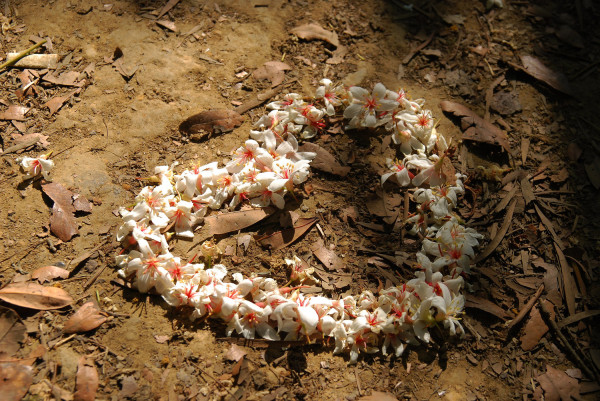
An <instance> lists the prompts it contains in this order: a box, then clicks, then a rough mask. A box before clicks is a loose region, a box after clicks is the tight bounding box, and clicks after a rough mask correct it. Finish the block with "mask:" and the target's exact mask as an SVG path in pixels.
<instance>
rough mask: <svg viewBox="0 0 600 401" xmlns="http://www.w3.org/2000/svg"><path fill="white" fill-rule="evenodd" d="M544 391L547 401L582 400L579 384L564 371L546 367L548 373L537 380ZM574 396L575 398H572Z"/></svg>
mask: <svg viewBox="0 0 600 401" xmlns="http://www.w3.org/2000/svg"><path fill="white" fill-rule="evenodd" d="M535 379H536V380H537V381H538V382H539V383H540V386H542V388H543V389H544V396H545V399H546V401H571V400H573V399H575V400H578V399H580V396H579V395H580V394H579V382H578V381H577V379H573V378H572V377H569V375H567V374H566V373H565V372H563V371H562V370H558V369H554V368H553V367H552V366H550V365H546V373H544V374H543V375H540V376H538V377H536V378H535ZM571 396H573V397H571Z"/></svg>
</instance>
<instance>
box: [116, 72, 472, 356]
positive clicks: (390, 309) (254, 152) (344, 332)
mask: <svg viewBox="0 0 600 401" xmlns="http://www.w3.org/2000/svg"><path fill="white" fill-rule="evenodd" d="M321 85H322V86H320V87H319V88H318V89H317V91H316V95H315V97H314V98H313V99H311V101H312V103H309V102H307V101H305V100H304V98H303V97H302V96H300V95H299V94H296V93H289V94H286V95H284V96H283V98H282V100H279V101H275V102H272V103H269V104H268V105H267V108H268V109H270V110H271V111H270V112H269V113H268V114H267V115H264V116H262V117H261V118H260V119H259V120H258V121H257V122H256V123H255V125H254V129H253V130H251V131H250V137H251V139H248V140H247V141H246V142H245V143H244V145H243V146H240V147H239V148H238V149H237V150H236V151H235V155H234V156H233V158H232V159H231V160H230V161H229V162H228V163H227V164H226V165H225V166H222V167H219V165H218V163H217V162H213V163H209V164H206V165H202V166H200V165H199V166H197V167H195V168H193V169H190V170H184V171H182V172H180V173H178V174H177V173H175V171H174V168H175V166H176V164H177V163H175V164H174V165H173V166H170V167H167V166H160V167H156V169H155V173H156V180H157V181H156V184H157V185H155V186H147V187H145V188H143V189H142V190H141V191H140V193H139V194H138V195H137V197H136V203H135V206H133V207H132V208H129V209H126V208H121V211H120V212H121V215H122V218H123V225H122V226H121V227H120V228H119V230H118V233H117V239H118V240H119V241H122V243H123V244H124V250H123V252H122V253H121V254H120V255H118V256H117V257H116V262H117V265H118V266H119V268H120V270H119V274H120V275H121V276H122V277H123V278H125V279H128V280H131V281H132V283H133V286H134V287H135V288H137V289H138V290H139V291H140V292H148V291H149V290H151V289H152V288H154V290H155V291H156V292H157V293H158V294H160V295H162V297H163V299H164V300H165V301H166V302H167V303H168V304H169V305H171V306H175V307H179V306H191V307H192V308H193V312H192V314H191V318H192V319H197V318H206V317H218V318H220V319H222V320H223V321H225V322H226V323H227V329H226V333H227V335H228V336H229V335H231V334H233V332H236V333H237V334H241V335H242V336H244V337H245V338H248V339H254V338H255V337H256V336H259V337H262V338H265V339H269V340H279V339H281V338H283V339H284V340H298V339H301V338H307V339H308V340H309V341H310V339H311V338H324V337H332V338H333V339H334V340H335V350H334V353H339V352H342V351H345V350H348V351H349V352H350V362H351V363H355V362H356V361H357V358H358V355H359V353H360V352H367V353H374V352H377V351H379V350H381V351H382V353H383V354H384V355H385V354H388V353H390V352H393V353H394V354H395V355H397V356H399V355H401V354H402V352H403V351H404V349H405V346H406V344H418V343H419V340H420V341H423V342H426V343H427V342H429V341H430V338H431V336H430V333H429V329H430V328H432V327H436V326H437V327H440V328H441V329H444V330H446V331H447V332H448V333H449V334H450V335H459V336H462V335H464V329H463V327H462V325H461V324H460V321H459V320H460V315H461V313H462V312H463V307H464V296H463V295H462V293H461V289H462V287H463V285H464V282H463V277H462V275H461V273H463V272H465V273H468V272H469V266H470V264H471V263H472V260H473V258H474V249H473V248H474V247H476V246H477V245H478V243H479V240H480V239H481V238H482V236H481V235H480V234H478V233H477V232H476V231H475V230H473V229H470V228H466V227H465V226H464V225H463V223H462V220H461V219H460V217H459V216H458V215H457V214H456V213H454V212H453V210H454V208H455V207H456V205H457V199H458V196H459V195H461V194H462V193H463V192H464V187H463V184H462V181H461V180H462V178H463V177H462V176H461V175H460V174H457V175H456V178H455V179H453V180H452V181H453V182H455V183H454V184H452V185H450V184H447V183H446V181H447V178H449V177H446V176H445V175H444V173H443V172H442V168H441V166H442V161H443V159H444V157H445V154H446V151H447V147H448V146H447V144H446V141H445V140H444V137H443V136H441V135H440V134H438V133H437V131H436V129H435V126H434V124H433V118H432V116H431V112H430V111H429V110H425V109H423V108H422V106H423V103H424V101H423V100H421V99H419V100H414V101H411V100H409V99H408V96H407V95H406V93H405V92H404V91H403V90H399V91H397V92H394V91H390V90H387V89H386V88H385V87H384V86H383V85H382V84H381V83H378V84H376V85H375V86H374V88H373V90H372V91H371V92H369V91H367V90H366V89H364V88H360V87H356V86H353V87H350V88H344V87H342V86H334V85H332V82H331V81H330V80H328V79H323V80H322V81H321ZM341 109H343V116H344V118H345V119H346V120H347V121H348V125H347V126H346V129H362V128H372V127H384V128H385V129H386V130H387V131H389V132H392V138H393V141H394V143H395V144H396V145H398V146H399V148H400V151H401V152H402V153H403V154H404V157H403V159H402V160H397V161H391V160H388V166H389V167H390V171H389V172H387V173H385V174H384V175H383V176H382V177H381V183H382V184H383V183H385V182H386V181H388V180H395V181H396V182H397V183H398V184H399V185H401V186H408V185H411V184H412V185H414V186H415V187H422V188H418V189H416V191H415V193H414V199H415V201H416V202H417V203H418V208H417V212H416V213H415V214H414V216H412V217H410V218H409V219H408V221H407V223H408V224H411V225H412V227H411V229H410V231H409V232H411V233H413V234H420V235H422V236H424V238H425V239H424V240H423V243H422V248H421V250H420V251H419V252H417V254H416V265H415V269H416V272H415V278H414V279H412V280H410V281H408V282H407V283H405V284H403V285H402V286H398V287H391V288H387V289H384V290H382V291H380V292H379V294H378V295H375V294H373V293H372V292H371V291H363V292H362V293H360V294H358V295H354V296H346V297H344V298H341V299H332V298H327V297H324V296H308V295H304V294H302V293H300V291H299V290H298V289H293V288H289V287H280V286H279V285H278V284H277V282H276V281H275V280H273V279H272V278H265V277H259V276H250V277H244V276H243V275H242V274H240V273H235V274H233V275H232V279H233V282H225V281H224V279H225V276H226V275H227V268H226V267H225V266H224V265H223V264H213V263H212V262H213V258H214V257H215V256H216V254H217V248H216V246H215V245H214V244H212V243H211V242H210V241H209V242H205V243H204V244H203V245H202V246H201V248H202V253H203V255H204V263H193V262H183V261H182V260H181V258H180V257H178V256H174V255H173V254H171V252H170V251H169V245H168V239H169V238H170V236H171V235H176V236H182V237H190V238H191V237H193V236H194V233H193V230H194V228H195V227H196V226H198V224H200V223H201V222H202V221H203V218H204V216H205V215H206V212H207V210H208V209H221V208H223V207H224V206H226V207H228V208H230V209H233V208H235V207H236V206H238V205H239V204H240V203H243V202H247V203H249V204H250V205H252V206H254V207H265V206H268V205H270V204H273V205H275V206H276V207H278V208H280V209H282V208H283V207H284V205H285V195H286V194H287V193H288V192H292V193H293V191H294V187H295V186H296V185H299V184H301V183H303V182H304V181H306V179H307V177H308V174H309V172H310V162H311V160H312V159H313V158H314V157H315V156H316V155H315V154H314V153H309V152H300V151H298V141H297V140H296V137H297V136H299V137H300V138H303V139H310V138H312V137H314V136H315V135H316V134H317V133H318V132H319V131H320V130H322V129H323V128H324V127H325V126H326V119H327V118H328V117H331V116H334V115H336V112H337V113H339V112H340V111H341ZM436 152H437V153H436ZM450 178H454V177H450ZM448 181H449V180H448ZM171 229H172V230H173V231H174V232H171V233H169V234H164V232H165V231H169V230H171ZM431 258H433V260H432V259H431ZM286 263H287V264H288V266H289V267H290V270H291V275H290V276H291V277H290V278H291V282H296V283H297V284H302V283H303V282H304V281H307V280H309V281H310V280H312V281H318V280H316V279H315V278H314V277H312V275H311V273H312V269H309V268H304V267H303V265H302V263H301V260H300V259H299V258H297V257H294V258H293V259H286Z"/></svg>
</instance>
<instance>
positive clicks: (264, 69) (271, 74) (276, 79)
mask: <svg viewBox="0 0 600 401" xmlns="http://www.w3.org/2000/svg"><path fill="white" fill-rule="evenodd" d="M291 69H292V67H290V66H289V65H287V64H286V63H282V62H281V61H267V62H266V63H264V64H263V65H262V66H261V67H259V68H257V69H256V70H254V71H253V72H252V76H253V77H254V78H256V79H258V80H263V79H268V80H269V81H271V88H273V87H275V86H277V85H279V84H280V83H282V82H283V79H284V78H285V71H287V70H291Z"/></svg>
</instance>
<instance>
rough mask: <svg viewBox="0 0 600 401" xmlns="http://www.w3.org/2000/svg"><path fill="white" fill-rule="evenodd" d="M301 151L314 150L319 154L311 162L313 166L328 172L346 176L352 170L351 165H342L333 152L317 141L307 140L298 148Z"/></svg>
mask: <svg viewBox="0 0 600 401" xmlns="http://www.w3.org/2000/svg"><path fill="white" fill-rule="evenodd" d="M298 150H299V151H301V152H314V153H316V154H317V156H316V157H315V158H314V159H313V161H312V162H311V163H310V166H311V167H312V168H315V169H317V170H321V171H324V172H326V173H330V174H334V175H339V176H340V177H345V176H346V175H348V173H349V172H350V167H349V166H342V165H341V164H340V163H339V162H338V161H337V160H336V159H335V157H333V155H332V154H331V153H329V152H328V151H326V150H325V149H323V148H322V147H320V146H319V145H317V144H316V143H311V142H306V143H304V144H303V145H302V146H300V147H299V148H298Z"/></svg>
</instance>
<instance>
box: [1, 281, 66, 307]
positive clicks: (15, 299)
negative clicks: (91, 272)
mask: <svg viewBox="0 0 600 401" xmlns="http://www.w3.org/2000/svg"><path fill="white" fill-rule="evenodd" d="M0 299H1V300H3V301H4V302H8V303H10V304H13V305H18V306H22V307H24V308H31V309H39V310H50V309H60V308H63V307H65V306H67V305H70V304H71V303H72V302H73V298H71V296H70V295H69V294H68V293H67V292H66V291H65V290H63V289H62V288H57V287H44V286H42V285H39V284H36V283H14V284H9V285H7V286H6V287H4V288H2V289H1V290H0Z"/></svg>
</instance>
